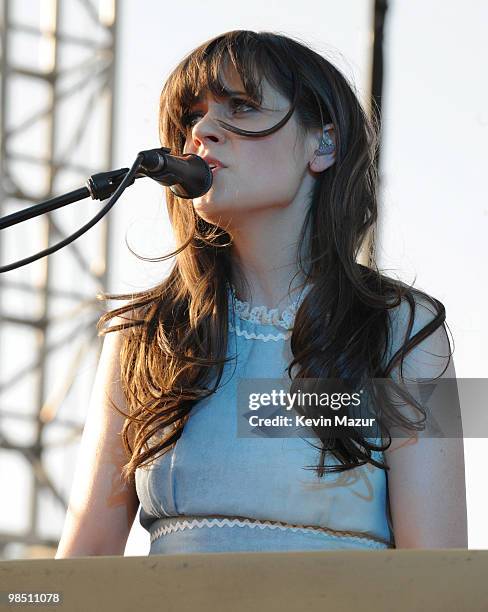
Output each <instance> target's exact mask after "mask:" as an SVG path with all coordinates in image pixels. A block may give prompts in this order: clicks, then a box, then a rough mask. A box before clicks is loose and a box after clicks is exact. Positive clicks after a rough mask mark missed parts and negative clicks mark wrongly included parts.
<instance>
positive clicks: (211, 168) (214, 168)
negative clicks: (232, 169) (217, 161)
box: [209, 164, 223, 174]
mask: <svg viewBox="0 0 488 612" xmlns="http://www.w3.org/2000/svg"><path fill="white" fill-rule="evenodd" d="M209 167H210V171H211V172H212V174H215V173H216V172H218V171H219V170H223V167H222V166H215V165H214V164H209Z"/></svg>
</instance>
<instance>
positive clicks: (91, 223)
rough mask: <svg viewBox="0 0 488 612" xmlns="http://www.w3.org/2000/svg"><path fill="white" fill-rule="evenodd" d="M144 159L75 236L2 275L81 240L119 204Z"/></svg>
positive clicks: (140, 158) (9, 267) (5, 269)
mask: <svg viewBox="0 0 488 612" xmlns="http://www.w3.org/2000/svg"><path fill="white" fill-rule="evenodd" d="M143 159H144V156H143V155H141V154H139V155H138V156H137V157H136V160H135V162H134V163H133V165H132V168H131V169H130V170H129V171H128V172H127V174H126V175H125V177H124V179H123V180H122V182H121V183H120V185H119V186H118V187H117V189H116V191H115V192H114V194H113V195H112V197H111V198H110V200H109V201H108V202H107V204H105V206H104V207H103V208H102V210H100V212H98V213H97V214H96V215H95V216H94V217H93V218H92V219H91V220H90V221H88V223H86V224H85V225H83V227H81V228H80V229H79V230H77V231H76V232H75V233H74V234H71V235H70V236H68V237H67V238H65V239H64V240H61V242H58V243H57V244H53V245H52V246H50V247H48V248H47V249H44V250H43V251H39V252H38V253H35V254H34V255H31V256H30V257H26V258H25V259H21V260H20V261H17V262H15V263H13V264H9V265H7V266H2V267H1V268H0V273H2V272H9V271H10V270H15V269H16V268H20V267H22V266H25V265H27V264H29V263H32V262H33V261H37V260H38V259H41V257H46V255H50V254H51V253H55V252H56V251H59V249H62V248H63V247H64V246H66V245H67V244H70V242H73V241H74V240H76V239H77V238H79V237H80V236H81V235H83V234H84V233H85V232H87V231H88V230H89V229H90V228H92V227H93V226H94V225H95V223H98V221H100V219H101V218H102V217H104V216H105V215H106V214H107V213H108V211H109V210H110V209H111V208H112V206H113V205H114V204H115V202H117V200H118V199H119V197H120V196H121V195H122V193H123V191H124V190H125V188H126V187H127V185H129V184H131V182H133V178H134V176H135V175H136V174H137V171H138V170H139V168H140V166H141V163H142V162H143Z"/></svg>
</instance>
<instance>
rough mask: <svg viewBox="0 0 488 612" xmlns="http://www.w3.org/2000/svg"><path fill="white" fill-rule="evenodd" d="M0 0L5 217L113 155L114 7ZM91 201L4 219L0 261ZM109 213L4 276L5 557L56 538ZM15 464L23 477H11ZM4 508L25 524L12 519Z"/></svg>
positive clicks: (65, 225) (47, 236) (94, 348)
mask: <svg viewBox="0 0 488 612" xmlns="http://www.w3.org/2000/svg"><path fill="white" fill-rule="evenodd" d="M0 6H1V17H0V19H1V24H0V31H1V59H0V61H1V64H0V69H1V80H0V87H1V91H0V95H1V108H0V134H1V154H0V157H1V161H0V216H4V215H7V214H10V213H12V212H15V211H17V210H20V209H21V208H25V207H28V206H30V205H31V204H34V203H37V202H40V201H42V200H46V199H49V198H52V197H53V196H55V195H59V194H60V193H64V192H66V191H69V190H71V189H75V188H78V187H80V186H82V185H83V184H84V183H85V181H86V179H87V178H88V177H89V176H90V175H91V174H93V173H95V172H100V171H103V170H107V169H110V168H112V167H113V137H112V135H113V125H114V95H113V92H114V76H115V75H114V68H115V43H116V23H117V21H116V8H117V7H116V0H63V1H62V2H61V1H60V0H40V1H39V2H35V3H33V2H29V3H24V2H22V1H21V2H19V0H16V1H15V2H14V1H13V0H0ZM85 202H86V201H85ZM87 207H88V208H89V210H86V208H87ZM94 207H101V204H100V203H99V202H97V203H95V202H94V201H91V202H90V203H89V204H88V205H87V204H85V205H83V204H80V203H78V204H76V205H74V206H73V205H72V206H70V207H69V210H68V207H65V208H63V209H61V210H59V211H55V212H54V213H49V214H46V215H43V216H42V217H38V218H36V219H35V220H31V221H28V222H25V223H22V224H20V225H16V226H14V227H12V228H8V229H7V230H4V231H2V232H1V235H0V259H1V263H2V265H5V264H7V263H11V262H13V261H16V260H18V259H21V258H23V257H25V256H27V255H30V254H32V253H34V252H37V251H38V250H41V249H44V248H46V247H47V246H49V245H51V244H53V243H54V242H58V241H59V240H60V239H62V238H64V237H66V236H67V235H68V234H70V233H72V232H73V231H74V230H75V229H76V228H78V227H80V226H81V225H83V224H84V223H85V222H86V220H87V219H88V218H90V217H91V216H93V209H94ZM108 220H109V216H106V217H104V218H103V219H102V221H101V222H99V223H98V224H97V225H96V226H95V227H94V228H93V229H92V230H91V231H90V232H88V234H86V235H85V236H83V237H81V238H80V239H79V240H77V241H76V242H74V243H71V244H70V245H68V247H67V248H65V249H62V250H61V251H59V252H58V253H56V254H53V255H51V256H50V257H46V258H43V259H41V260H39V261H37V262H34V263H32V264H30V265H28V266H24V267H22V268H19V269H17V270H12V271H10V272H7V273H4V274H2V275H0V482H1V483H2V484H3V485H4V486H3V495H2V501H3V503H2V511H1V512H0V517H2V518H1V521H0V557H5V553H6V552H7V551H6V550H5V549H6V547H8V546H10V547H11V546H12V544H14V545H17V546H18V547H27V548H25V549H24V552H22V551H21V554H19V553H18V552H17V553H16V554H15V556H16V557H19V556H25V557H28V556H35V555H36V547H41V548H40V550H41V551H44V554H43V555H42V556H49V554H46V548H45V547H48V549H49V550H51V551H53V552H54V550H55V548H56V547H57V543H58V537H59V532H60V527H61V526H62V520H61V522H60V520H59V518H61V519H62V517H63V516H64V515H65V513H66V508H67V501H68V495H69V491H68V490H67V488H68V487H69V486H70V474H67V473H66V472H65V473H63V469H64V470H67V469H71V466H70V467H68V466H69V463H68V462H67V461H66V458H65V457H66V449H67V448H68V449H69V444H72V445H73V448H72V452H73V453H75V452H76V448H77V443H78V441H79V436H80V434H81V432H82V430H83V422H84V417H85V416H86V411H85V410H84V409H83V407H84V406H86V405H87V404H88V399H89V393H90V390H91V383H92V379H93V373H94V368H91V365H93V364H96V362H97V361H98V355H99V350H100V339H99V338H98V337H97V333H96V321H97V320H98V317H99V316H100V306H99V305H98V303H97V300H96V298H95V296H96V294H97V292H98V291H100V290H106V287H107V283H106V281H107V274H108V270H107V260H108V251H109V226H108ZM90 359H91V361H90ZM85 374H86V375H87V376H86V380H85V379H84V375H85ZM67 410H70V415H69V417H66V416H65V415H64V414H62V413H64V412H66V411H67ZM56 449H59V450H58V451H57V450H56ZM56 453H58V455H59V456H58V458H57V460H56ZM14 463H15V465H16V466H17V467H19V466H20V469H19V472H20V473H22V469H23V470H24V473H25V475H26V478H25V479H24V478H20V479H19V478H16V479H15V480H14V478H12V477H10V479H9V473H12V472H11V470H9V469H8V466H9V465H14ZM63 476H64V478H63ZM63 481H64V482H63ZM9 488H10V490H9ZM9 493H10V503H9ZM19 495H20V496H22V499H23V500H24V501H23V503H22V506H24V507H27V503H26V495H28V497H29V506H28V507H29V512H28V515H27V514H26V516H25V517H12V512H18V510H15V508H16V506H15V503H14V502H15V498H16V496H17V497H19ZM43 512H44V513H45V512H49V513H50V514H49V515H50V516H52V517H53V518H56V517H57V518H58V520H55V521H54V522H53V524H52V526H51V527H52V531H51V532H49V530H46V527H45V525H44V527H43V526H42V525H41V522H40V520H39V519H40V517H41V516H42V515H43ZM13 518H16V519H17V521H15V520H14V521H12V519H13ZM8 519H10V521H9V524H10V523H12V522H13V523H16V522H19V524H18V525H17V528H16V529H15V531H13V530H12V529H11V528H8V527H6V526H5V525H6V524H7V520H8ZM44 523H45V521H44ZM39 554H42V553H39ZM7 556H9V555H7Z"/></svg>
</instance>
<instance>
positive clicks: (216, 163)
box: [202, 155, 225, 172]
mask: <svg viewBox="0 0 488 612" xmlns="http://www.w3.org/2000/svg"><path fill="white" fill-rule="evenodd" d="M202 159H204V160H205V161H206V162H207V164H208V165H209V166H210V169H211V170H212V172H213V171H214V170H218V169H219V168H225V166H224V164H223V163H222V162H221V161H220V160H218V159H216V158H215V157H209V156H205V155H202Z"/></svg>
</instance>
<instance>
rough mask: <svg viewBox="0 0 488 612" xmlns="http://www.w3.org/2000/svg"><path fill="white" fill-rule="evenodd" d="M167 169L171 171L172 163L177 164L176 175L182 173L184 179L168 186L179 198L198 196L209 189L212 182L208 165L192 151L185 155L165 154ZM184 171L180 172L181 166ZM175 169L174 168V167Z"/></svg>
mask: <svg viewBox="0 0 488 612" xmlns="http://www.w3.org/2000/svg"><path fill="white" fill-rule="evenodd" d="M166 159H167V170H170V171H171V166H172V165H173V164H175V165H177V166H179V170H180V172H179V173H178V176H182V174H183V175H184V177H185V178H184V180H182V181H181V182H180V183H176V184H174V185H171V186H170V189H171V191H172V192H173V193H174V194H175V195H176V196H178V197H179V198H186V199H192V198H199V197H201V196H202V195H204V194H205V193H207V191H208V190H209V189H210V187H211V186H212V182H213V174H212V171H211V170H210V166H209V165H208V164H207V162H206V161H205V160H204V159H202V158H201V157H200V156H198V155H195V154H194V153H187V154H186V155H178V156H176V155H171V156H167V158H166ZM183 165H184V166H185V168H184V172H181V169H182V166H183ZM175 170H176V168H175Z"/></svg>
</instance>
